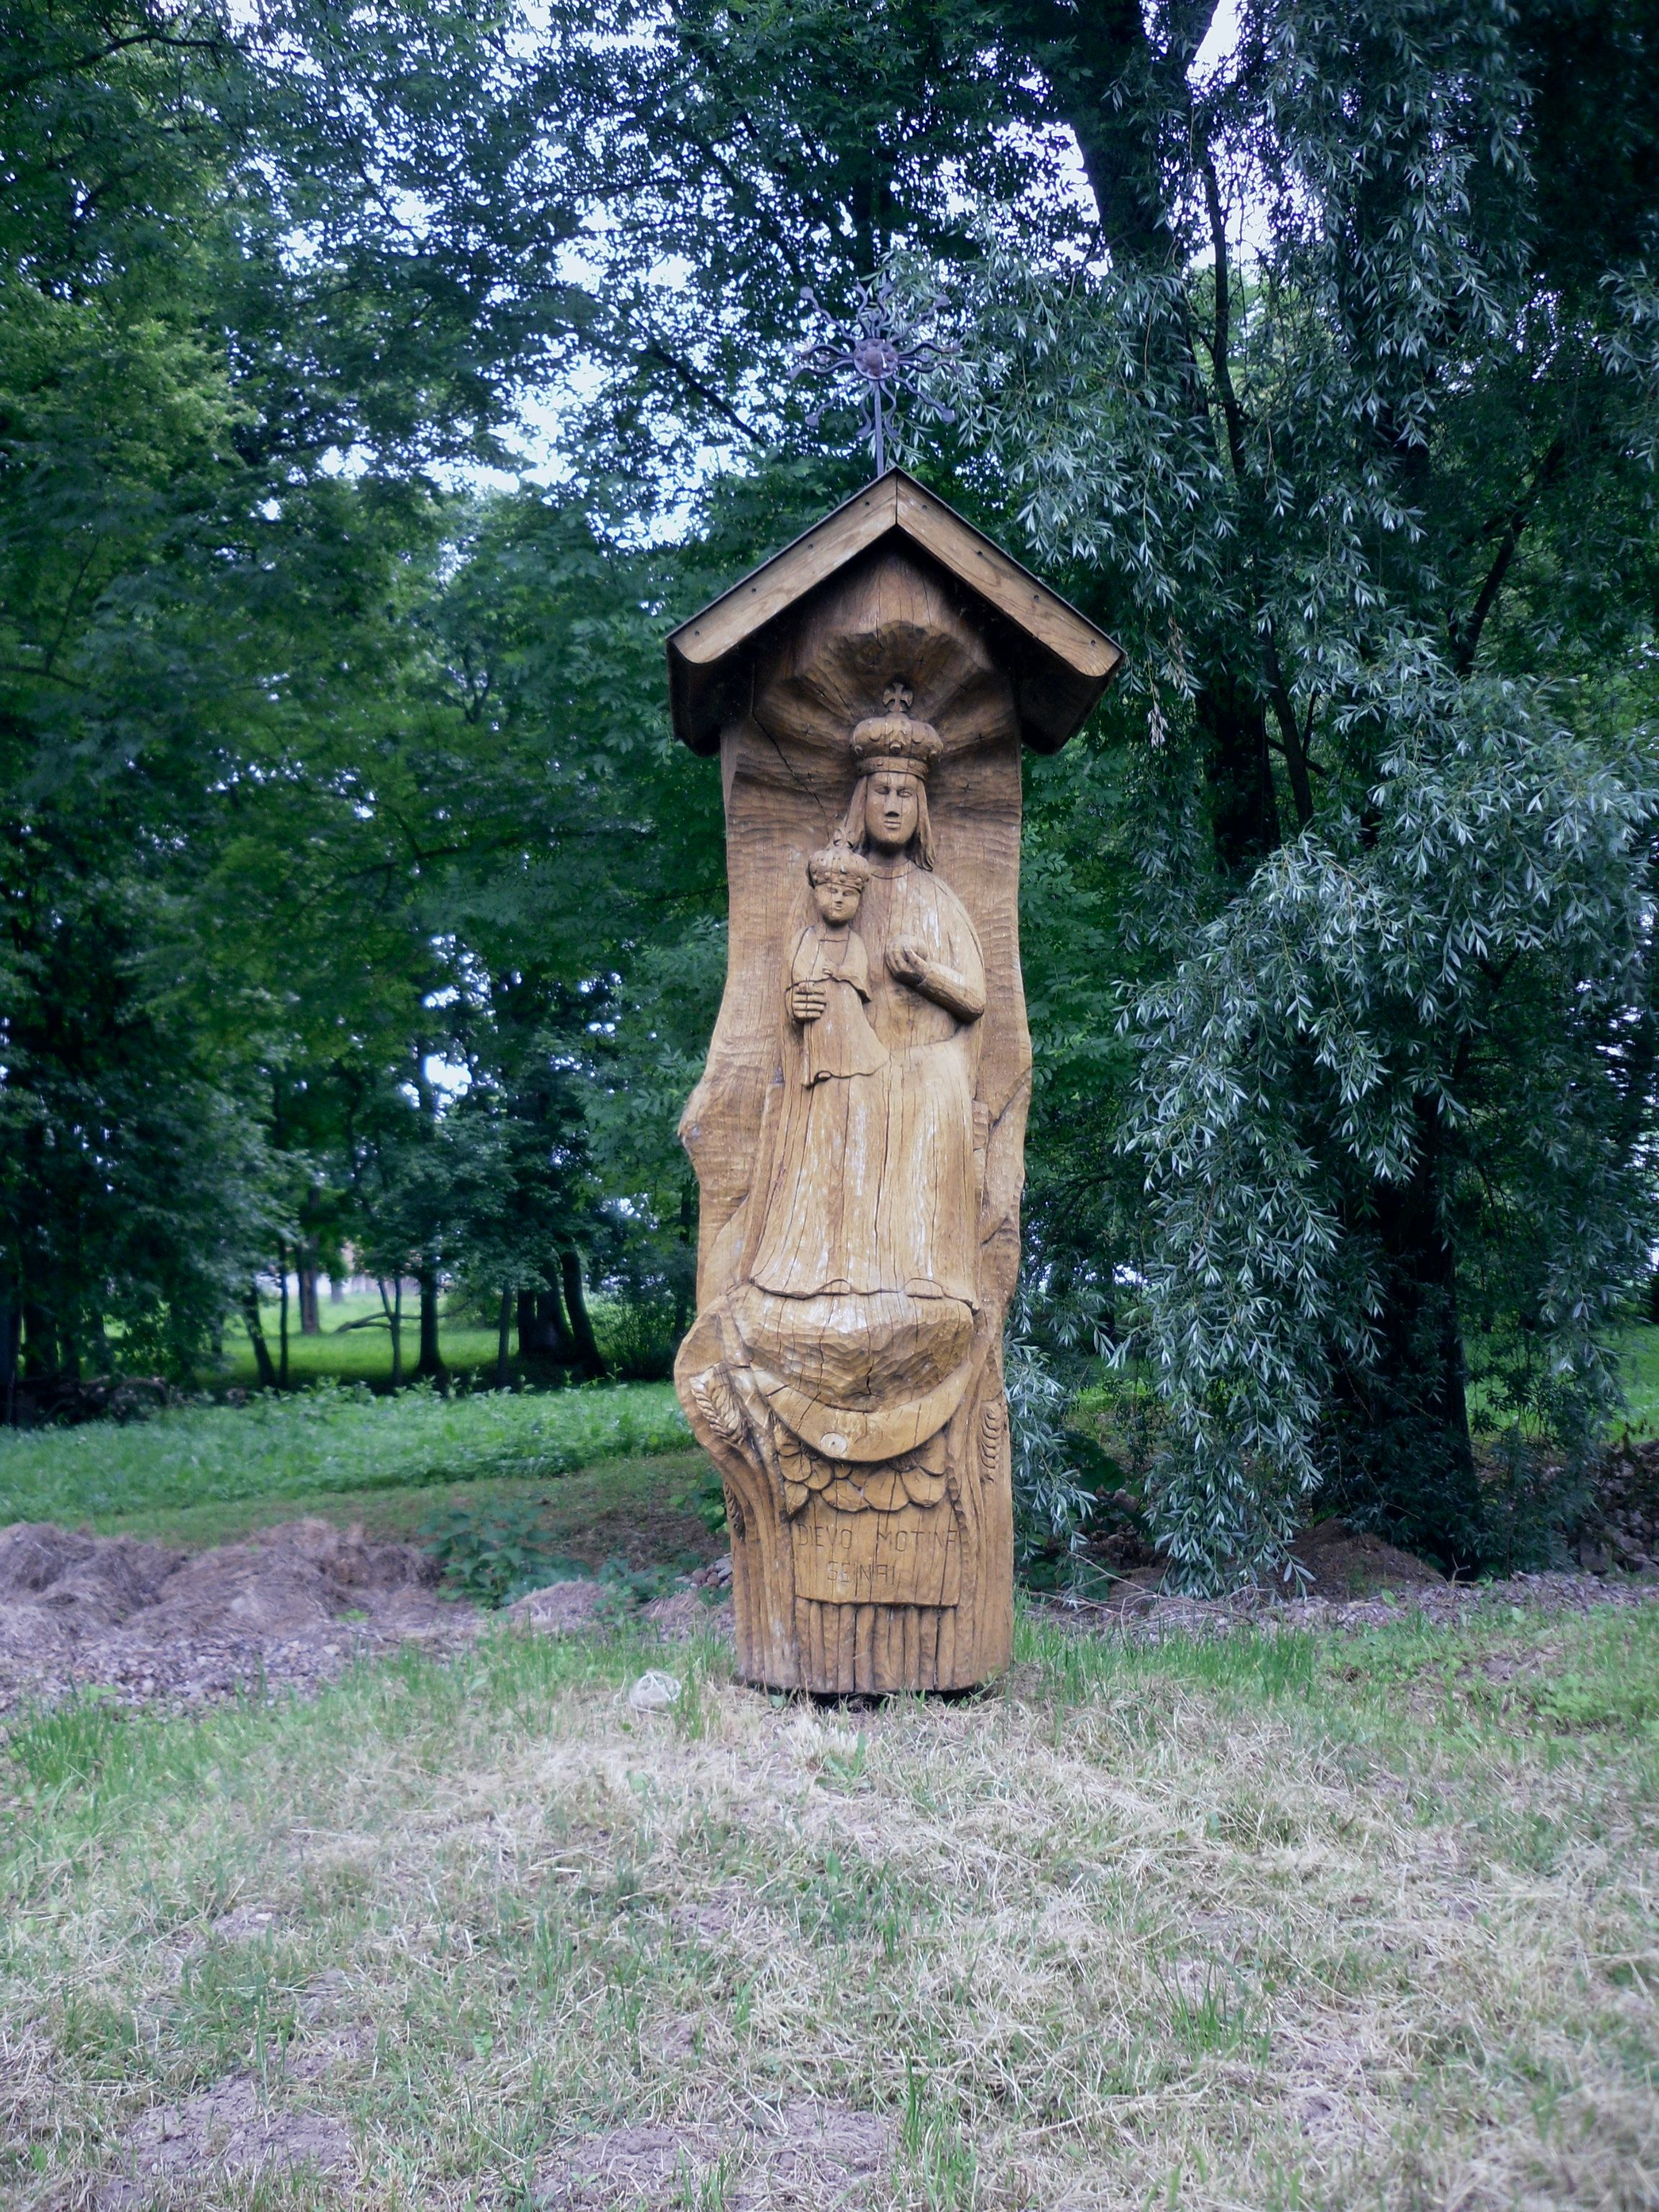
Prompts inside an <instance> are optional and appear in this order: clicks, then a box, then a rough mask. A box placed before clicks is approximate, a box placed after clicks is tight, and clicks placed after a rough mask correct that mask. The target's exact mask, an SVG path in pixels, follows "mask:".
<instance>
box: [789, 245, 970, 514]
mask: <svg viewBox="0 0 1659 2212" xmlns="http://www.w3.org/2000/svg"><path fill="white" fill-rule="evenodd" d="M800 297H801V305H802V306H803V307H809V308H811V312H812V313H814V314H815V315H823V317H824V319H825V321H826V322H827V321H828V320H829V316H828V315H827V313H825V311H824V309H823V307H821V306H820V305H819V303H818V300H817V294H816V293H813V292H811V291H806V292H803V293H802V294H801V295H800ZM853 298H854V314H855V316H856V319H857V330H856V332H855V333H854V336H853V337H850V338H849V339H848V340H846V341H845V342H842V340H840V339H838V338H834V337H830V338H819V339H817V340H815V341H814V342H813V343H811V345H804V346H802V347H801V349H800V350H799V353H798V354H797V355H796V356H795V374H796V375H797V376H809V375H818V376H837V375H841V376H845V375H851V376H854V377H856V378H857V379H858V380H859V388H858V400H859V435H860V437H862V438H864V439H866V441H868V443H869V445H870V447H871V450H872V454H873V456H874V459H875V464H876V474H877V475H878V476H880V475H881V474H882V473H883V472H884V470H885V469H886V466H887V433H888V430H889V428H890V425H891V423H892V420H893V414H894V410H895V409H896V406H897V404H898V395H899V393H900V392H910V393H911V394H912V395H913V396H914V397H915V399H916V401H917V403H918V404H919V405H920V406H921V408H923V409H925V410H926V411H927V413H928V414H930V415H931V416H933V418H934V419H935V421H937V422H955V420H956V416H955V415H954V414H953V413H952V412H951V409H950V408H948V407H941V406H940V405H939V403H938V402H937V401H936V400H933V399H930V398H928V396H927V393H926V392H924V391H923V390H922V388H921V385H920V383H919V382H918V381H917V378H918V375H919V374H920V373H921V371H923V370H925V369H928V368H932V367H933V364H934V363H935V362H940V361H943V360H945V357H946V356H947V355H948V353H949V351H950V349H949V348H948V347H947V346H943V345H940V344H939V342H938V341H937V340H936V339H934V338H930V337H922V336H921V333H920V331H918V330H917V329H916V327H915V325H914V324H913V323H911V322H909V321H908V320H907V319H905V317H904V315H903V313H902V310H901V309H900V308H899V307H897V306H896V304H895V301H894V295H893V287H892V285H891V284H890V283H883V284H881V285H879V286H878V285H876V284H874V283H869V284H855V285H854V287H853ZM944 306H945V301H944V300H942V299H939V300H934V301H932V302H931V303H930V305H929V307H927V309H926V310H925V311H924V312H925V313H931V314H936V313H939V310H940V309H941V308H942V307H944ZM806 419H807V422H808V425H809V427H810V428H812V429H814V430H816V429H817V426H818V424H819V422H821V421H822V419H823V408H819V409H818V410H817V411H816V412H815V413H814V414H811V415H809V416H807V418H806Z"/></svg>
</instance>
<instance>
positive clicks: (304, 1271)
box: [298, 1244, 323, 1336]
mask: <svg viewBox="0 0 1659 2212" xmlns="http://www.w3.org/2000/svg"><path fill="white" fill-rule="evenodd" d="M298 1274H299V1283H300V1334H301V1336H320V1335H321V1334H322V1333H323V1324H322V1320H321V1317H320V1316H319V1313H318V1311H317V1255H316V1253H315V1251H314V1250H313V1249H312V1247H311V1246H309V1245H307V1244H302V1245H301V1247H300V1253H299V1260H298Z"/></svg>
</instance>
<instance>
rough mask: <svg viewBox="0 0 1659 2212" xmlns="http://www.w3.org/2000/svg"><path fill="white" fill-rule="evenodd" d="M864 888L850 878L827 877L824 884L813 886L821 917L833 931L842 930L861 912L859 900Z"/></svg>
mask: <svg viewBox="0 0 1659 2212" xmlns="http://www.w3.org/2000/svg"><path fill="white" fill-rule="evenodd" d="M863 888H864V886H863V885H862V884H859V883H855V882H854V880H853V879H852V878H851V877H848V876H826V877H825V878H823V882H822V883H817V884H813V886H812V897H813V899H814V901H815V902H816V903H817V909H818V913H819V915H821V916H822V918H823V920H824V921H827V922H828V923H829V927H831V928H832V929H842V928H844V927H846V925H847V924H848V922H849V921H851V920H852V919H853V916H854V915H855V914H856V913H857V912H858V910H859V898H860V893H861V892H862V890H863Z"/></svg>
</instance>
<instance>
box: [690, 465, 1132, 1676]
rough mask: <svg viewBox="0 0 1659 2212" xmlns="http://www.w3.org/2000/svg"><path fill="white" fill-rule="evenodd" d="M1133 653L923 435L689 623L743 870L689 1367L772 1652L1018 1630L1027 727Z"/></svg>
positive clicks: (896, 1646)
mask: <svg viewBox="0 0 1659 2212" xmlns="http://www.w3.org/2000/svg"><path fill="white" fill-rule="evenodd" d="M1117 659H1118V654H1117V651H1116V648H1115V647H1114V646H1112V645H1111V644H1110V642H1109V641H1108V640H1107V639H1105V638H1104V637H1103V636H1102V635H1101V634H1100V633H1099V632H1098V631H1097V630H1096V629H1094V628H1093V627H1092V625H1091V624H1089V623H1085V621H1084V620H1083V618H1082V617H1080V616H1079V615H1077V614H1076V613H1075V612H1074V611H1073V610H1072V609H1070V608H1068V607H1066V606H1065V605H1064V603H1063V602H1062V601H1060V600H1058V599H1054V596H1053V595H1052V594H1050V593H1048V592H1045V591H1044V590H1043V588H1042V586H1040V585H1038V584H1036V582H1035V580H1033V579H1032V578H1030V576H1028V575H1026V574H1025V572H1024V570H1022V569H1020V568H1018V567H1017V566H1016V565H1015V564H1014V563H1013V562H1011V561H1009V560H1008V559H1007V558H1006V556H1004V555H1002V554H1000V553H999V552H998V551H997V550H996V549H995V548H994V547H992V546H991V545H990V544H988V542H987V540H985V539H983V538H981V537H980V536H979V535H978V533H977V532H973V531H971V530H970V529H969V527H968V526H967V525H966V524H965V523H963V522H962V521H961V520H960V518H959V517H957V516H956V515H955V514H954V513H952V512H951V509H950V508H949V507H945V506H944V504H943V503H942V502H941V501H937V500H934V499H933V498H932V496H931V495H929V494H927V493H926V492H925V491H923V490H922V489H921V487H920V486H918V485H915V484H914V483H911V481H910V480H909V479H908V477H904V476H903V475H902V473H901V472H900V471H889V472H888V473H887V475H885V476H884V477H882V478H881V479H880V480H879V481H878V483H876V484H873V485H872V486H871V487H870V489H869V490H868V491H867V492H866V493H863V494H860V495H859V496H858V498H857V499H855V500H854V501H849V502H848V505H847V507H842V508H841V509H839V510H837V512H836V514H835V515H832V516H831V517H829V519H828V520H826V521H825V522H824V523H823V524H821V525H819V526H818V528H817V530H816V531H814V532H809V533H808V536H807V537H806V538H804V539H801V540H799V541H798V542H797V544H796V545H794V546H793V547H792V548H790V549H788V550H787V551H786V552H785V553H783V554H781V555H780V556H778V557H777V559H776V560H775V561H774V562H770V563H769V564H768V567H767V568H764V569H763V570H761V571H759V572H758V574H757V576H755V577H751V578H749V579H747V580H745V581H744V583H743V584H741V585H739V586H737V587H736V589H735V590H734V591H733V592H729V593H727V594H726V597H725V598H724V599H720V600H717V601H716V602H715V603H714V606H713V607H711V608H709V609H708V610H706V611H705V612H704V614H703V615H702V616H699V617H696V618H695V619H694V621H693V622H692V623H688V624H686V625H684V627H683V628H682V629H680V630H679V631H678V632H676V634H675V635H674V637H673V638H672V639H671V641H670V667H671V679H672V682H673V684H674V693H675V712H676V719H677V723H678V726H679V728H680V732H681V734H682V735H683V736H684V737H686V738H687V739H688V741H689V742H690V743H692V744H694V745H696V746H697V747H698V748H699V749H700V750H711V749H712V746H713V744H715V743H717V744H719V747H720V757H721V766H722V775H723V780H724V785H725V793H726V830H727V864H728V873H729V880H730V891H731V945H730V952H729V957H728V966H727V975H726V993H725V996H724V999H723V1001H722V1004H721V1008H720V1019H719V1023H718V1024H717V1026H716V1029H715V1033H714V1042H713V1044H712V1046H711V1048H710V1051H709V1055H708V1065H707V1066H706V1068H705V1071H704V1073H703V1077H702V1081H701V1082H700V1083H699V1084H698V1085H697V1088H696V1091H695V1092H694V1093H693V1095H692V1097H691V1099H690V1103H688V1105H687V1107H686V1109H685V1114H684V1119H683V1121H682V1123H681V1134H682V1137H683V1139H684V1143H685V1145H686V1148H687V1150H688V1152H690V1156H691V1159H692V1161H693V1164H694V1165H695V1167H696V1172H697V1177H698V1182H699V1188H700V1190H701V1194H702V1225H701V1235H700V1243H699V1254H698V1285H697V1303H698V1314H697V1319H696V1323H695V1325H694V1327H693V1328H692V1329H691V1331H690V1334H689V1335H688V1336H687V1338H686V1340H685V1342H684V1345H683V1346H682V1347H681V1351H680V1356H679V1358H678V1362H677V1364H676V1370H675V1374H676V1381H677V1383H678V1389H679V1395H680V1398H681V1401H682V1403H683V1404H684V1407H685V1409H686V1413H687V1415H688V1417H689V1418H690V1421H691V1425H692V1427H693V1429H694V1430H695V1431H696V1435H697V1437H698V1438H699V1440H700V1441H701V1442H702V1444H703V1445H704V1447H705V1448H706V1449H708V1452H709V1453H710V1454H711V1455H712V1456H713V1458H714V1462H715V1463H716V1464H717V1466H718V1467H719V1468H720V1474H721V1477H722V1480H723V1482H724V1485H725V1488H726V1503H727V1512H728V1517H729V1520H730V1523H731V1528H732V1564H733V1598H734V1606H735V1611H736V1616H737V1632H738V1657H739V1664H740V1667H741V1669H742V1671H743V1673H744V1674H745V1675H746V1676H747V1677H748V1678H749V1679H750V1680H755V1681H758V1682H764V1683H768V1684H770V1685H772V1686H777V1687H786V1688H794V1687H799V1688H804V1689H809V1690H812V1691H817V1692H824V1693H842V1694H845V1693H848V1692H884V1691H895V1690H904V1689H912V1690H920V1689H936V1688H937V1689H947V1688H957V1687H964V1686H969V1685H970V1684H973V1683H975V1682H978V1681H981V1680H984V1679H985V1678H986V1677H987V1675H989V1674H993V1673H994V1672H995V1671H996V1670H997V1669H998V1668H1000V1667H1001V1666H1003V1665H1004V1664H1006V1660H1007V1656H1008V1644H1009V1636H1010V1632H1011V1626H1012V1510H1011V1499H1010V1490H1009V1458H1008V1422H1007V1408H1006V1401H1005V1399H1004V1396H1003V1389H1002V1367H1001V1346H1002V1327H1003V1319H1004V1316H1005V1314H1006V1308H1007V1303H1008V1299H1009V1297H1010V1296H1011V1294H1012V1290H1013V1286H1014V1279H1015V1275H1016V1273H1017V1271H1018V1256H1019V1195H1020V1188H1021V1182H1022V1176H1023V1151H1024V1122H1025V1109H1026V1099H1027V1092H1028V1089H1029V1085H1030V1038H1029V1036H1028V1033H1027V1030H1026V1025H1025V1009H1024V994H1023V991H1022V988H1021V983H1020V973H1019V955H1018V861H1019V819H1020V760H1019V750H1020V744H1021V739H1022V737H1024V738H1026V739H1027V740H1028V741H1031V742H1035V743H1037V744H1040V745H1042V747H1043V749H1045V750H1052V749H1053V748H1054V745H1055V744H1059V743H1062V742H1063V741H1064V739H1065V738H1066V736H1068V735H1069V734H1070V732H1071V730H1072V729H1073V728H1074V727H1075V726H1076V725H1077V723H1078V722H1079V721H1080V720H1082V719H1083V716H1084V715H1085V714H1086V713H1087V712H1088V710H1089V708H1090V707H1091V705H1092V704H1093V702H1094V701H1095V699H1096V698H1097V697H1098V696H1099V693H1100V691H1101V690H1103V688H1104V684H1105V683H1106V681H1107V679H1108V678H1109V676H1110V674H1111V672H1112V670H1113V668H1114V666H1115V664H1116V661H1117Z"/></svg>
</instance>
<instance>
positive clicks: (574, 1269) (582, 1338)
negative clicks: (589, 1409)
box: [559, 1246, 605, 1381]
mask: <svg viewBox="0 0 1659 2212" xmlns="http://www.w3.org/2000/svg"><path fill="white" fill-rule="evenodd" d="M559 1273H560V1274H561V1276H562V1278H563V1280H564V1303H565V1307H566V1310H567V1311H568V1314H569V1316H570V1337H571V1341H572V1343H573V1344H574V1346H575V1351H576V1356H577V1358H578V1359H579V1360H580V1363H581V1365H582V1367H583V1369H584V1370H585V1371H586V1374H587V1376H588V1377H589V1378H590V1380H592V1381H597V1380H598V1379H599V1376H602V1375H603V1374H604V1373H605V1360H604V1358H603V1357H602V1355H601V1353H600V1351H599V1346H598V1345H597V1344H596V1343H595V1342H594V1340H593V1324H592V1322H591V1321H589V1319H588V1317H587V1301H586V1298H585V1297H583V1295H582V1263H581V1255H580V1253H579V1252H577V1251H576V1250H575V1249H574V1246H573V1247H572V1248H571V1249H569V1250H568V1251H565V1252H561V1253H560V1255H559Z"/></svg>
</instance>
